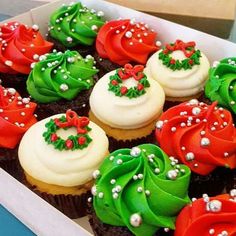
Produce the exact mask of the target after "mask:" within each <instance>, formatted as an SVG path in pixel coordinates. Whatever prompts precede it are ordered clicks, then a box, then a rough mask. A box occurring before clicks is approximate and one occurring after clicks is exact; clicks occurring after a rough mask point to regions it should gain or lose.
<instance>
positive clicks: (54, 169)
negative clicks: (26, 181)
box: [19, 114, 108, 187]
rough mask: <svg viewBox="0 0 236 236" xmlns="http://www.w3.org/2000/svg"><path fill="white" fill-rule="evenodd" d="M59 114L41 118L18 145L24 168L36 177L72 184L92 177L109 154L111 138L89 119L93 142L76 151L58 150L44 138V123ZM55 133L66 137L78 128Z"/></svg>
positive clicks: (69, 185) (56, 183)
mask: <svg viewBox="0 0 236 236" xmlns="http://www.w3.org/2000/svg"><path fill="white" fill-rule="evenodd" d="M62 115H65V114H58V115H54V116H51V117H49V118H46V119H44V120H41V121H39V122H38V123H36V124H35V125H33V126H32V127H31V128H30V129H29V130H28V131H27V132H26V133H25V135H24V136H23V138H22V140H21V143H20V146H19V160H20V164H21V166H22V167H23V169H24V171H25V172H26V173H27V174H28V175H30V176H32V177H33V178H35V179H37V180H40V181H42V182H44V183H47V184H53V185H59V186H65V187H72V186H79V185H83V184H85V183H87V182H88V181H90V180H92V173H93V172H94V170H96V169H98V167H99V165H100V163H101V162H102V161H103V159H104V157H105V156H106V154H107V153H108V139H107V137H106V135H105V132H104V131H103V130H102V129H101V128H100V127H99V126H97V125H96V124H94V123H93V122H91V121H90V122H89V125H88V126H89V127H90V128H91V130H90V131H89V132H88V135H89V137H90V138H91V139H92V141H91V142H90V143H89V144H88V146H87V147H85V148H83V149H76V150H65V149H63V150H58V149H56V148H55V147H54V145H52V144H48V143H47V142H46V141H45V137H43V133H44V132H45V131H46V127H45V124H46V123H48V122H49V121H50V119H55V118H60V117H61V116H62ZM56 134H57V135H58V136H60V137H61V138H63V139H67V137H69V136H70V135H76V129H75V128H74V127H71V128H69V129H62V128H61V129H59V130H57V132H56Z"/></svg>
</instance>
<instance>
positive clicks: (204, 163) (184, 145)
mask: <svg viewBox="0 0 236 236" xmlns="http://www.w3.org/2000/svg"><path fill="white" fill-rule="evenodd" d="M216 105H217V104H216V103H213V104H212V105H210V106H209V105H207V104H205V103H202V102H198V101H197V100H196V99H193V100H191V101H189V102H184V103H181V104H180V105H178V106H175V107H172V108H171V109H169V110H167V111H166V112H165V113H163V114H162V116H161V117H160V120H159V121H158V122H157V124H156V127H157V129H156V138H157V140H158V142H159V144H160V146H161V148H162V149H163V150H164V151H165V152H166V153H167V154H168V155H169V156H174V157H175V158H177V159H178V160H179V161H180V162H181V163H184V164H185V165H187V166H189V167H190V169H191V170H192V171H194V172H196V173H198V174H201V175H207V174H209V173H210V172H211V171H212V170H214V169H215V168H216V167H217V166H225V167H229V168H235V167H236V129H235V127H234V125H233V121H232V116H231V113H230V112H229V111H227V110H225V109H223V108H217V107H216Z"/></svg>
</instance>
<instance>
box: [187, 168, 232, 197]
mask: <svg viewBox="0 0 236 236" xmlns="http://www.w3.org/2000/svg"><path fill="white" fill-rule="evenodd" d="M228 175H229V170H228V169H226V168H223V167H219V168H217V169H215V170H214V171H213V172H211V173H210V174H208V175H205V176H203V175H198V174H196V173H194V172H192V173H191V179H190V185H189V189H188V193H189V197H190V198H192V197H195V198H201V197H202V195H203V194H204V193H206V194H208V195H209V196H216V195H218V194H221V193H222V192H223V190H224V188H225V184H226V180H227V176H228Z"/></svg>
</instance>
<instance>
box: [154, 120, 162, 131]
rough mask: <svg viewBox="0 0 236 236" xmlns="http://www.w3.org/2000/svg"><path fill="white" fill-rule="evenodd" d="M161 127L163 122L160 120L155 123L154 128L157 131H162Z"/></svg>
mask: <svg viewBox="0 0 236 236" xmlns="http://www.w3.org/2000/svg"><path fill="white" fill-rule="evenodd" d="M163 125H164V122H163V121H162V120H159V121H157V123H156V128H157V129H162V127H163Z"/></svg>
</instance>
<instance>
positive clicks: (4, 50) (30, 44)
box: [0, 22, 53, 74]
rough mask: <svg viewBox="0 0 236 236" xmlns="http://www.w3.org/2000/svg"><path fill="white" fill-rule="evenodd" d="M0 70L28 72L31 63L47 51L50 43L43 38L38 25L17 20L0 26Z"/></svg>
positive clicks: (50, 46)
mask: <svg viewBox="0 0 236 236" xmlns="http://www.w3.org/2000/svg"><path fill="white" fill-rule="evenodd" d="M0 32H1V35H0V72H2V73H9V74H15V73H22V74H29V72H30V70H31V68H30V66H31V64H32V63H33V62H35V61H37V60H38V58H39V56H40V55H42V54H45V53H47V52H49V51H50V50H51V48H52V46H53V44H52V43H50V42H47V41H46V40H44V39H43V37H42V35H41V34H40V32H39V31H38V26H36V25H34V26H32V27H28V26H26V25H23V24H20V23H18V22H9V23H5V24H3V25H1V26H0Z"/></svg>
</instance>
